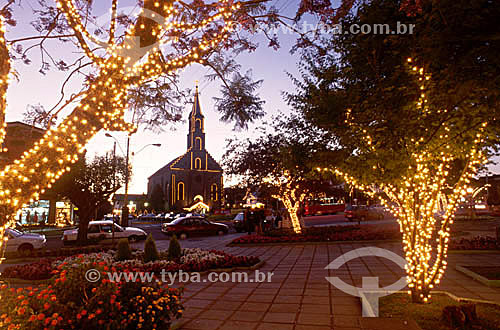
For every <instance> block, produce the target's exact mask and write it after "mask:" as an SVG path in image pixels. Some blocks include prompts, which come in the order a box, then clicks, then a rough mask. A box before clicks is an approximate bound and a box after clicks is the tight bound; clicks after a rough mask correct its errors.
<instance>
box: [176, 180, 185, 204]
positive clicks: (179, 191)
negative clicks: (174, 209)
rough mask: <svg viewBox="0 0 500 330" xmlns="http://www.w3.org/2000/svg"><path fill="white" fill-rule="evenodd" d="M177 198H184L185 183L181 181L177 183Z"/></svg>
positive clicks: (181, 199)
mask: <svg viewBox="0 0 500 330" xmlns="http://www.w3.org/2000/svg"><path fill="white" fill-rule="evenodd" d="M177 199H178V200H180V201H183V200H184V183H183V182H179V183H178V184H177Z"/></svg>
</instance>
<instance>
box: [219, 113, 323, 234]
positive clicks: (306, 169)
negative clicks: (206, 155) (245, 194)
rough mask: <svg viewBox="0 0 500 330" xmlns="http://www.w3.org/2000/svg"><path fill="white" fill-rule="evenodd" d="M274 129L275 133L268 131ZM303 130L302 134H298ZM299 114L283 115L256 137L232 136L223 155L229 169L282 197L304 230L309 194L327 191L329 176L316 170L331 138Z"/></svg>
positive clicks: (297, 227)
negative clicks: (244, 138) (314, 128)
mask: <svg viewBox="0 0 500 330" xmlns="http://www.w3.org/2000/svg"><path fill="white" fill-rule="evenodd" d="M268 131H272V132H273V133H266V132H268ZM297 132H300V134H297ZM325 138H326V137H325V136H324V135H323V134H321V133H320V132H319V131H318V130H312V129H311V127H310V126H308V125H306V123H304V122H303V121H302V120H301V119H300V118H298V117H296V116H293V115H292V116H280V117H277V118H275V119H274V120H273V124H272V125H270V126H269V127H266V128H263V129H262V133H261V135H260V136H258V137H257V138H256V139H255V140H252V139H246V140H231V141H230V142H229V143H228V146H227V148H226V150H227V151H226V154H225V155H224V157H223V163H224V164H226V165H225V172H226V173H227V174H229V175H234V176H235V177H237V178H238V179H240V180H241V181H242V182H243V184H245V185H246V186H247V187H249V188H250V189H260V191H261V193H264V192H265V193H267V194H268V195H270V196H271V197H274V198H276V199H279V200H280V201H281V202H282V203H283V205H284V206H285V208H286V209H287V211H288V215H289V217H290V220H291V223H292V227H293V230H294V231H295V232H296V233H300V232H301V231H302V228H303V223H302V222H301V218H300V215H299V211H300V209H301V208H302V206H303V202H304V200H305V198H307V197H308V196H312V195H314V194H315V193H319V192H325V191H327V190H328V188H329V186H330V181H329V178H327V180H325V177H324V176H322V175H321V174H320V173H317V172H316V171H315V167H314V166H313V165H314V164H318V161H319V159H320V158H321V154H322V152H323V151H325V150H326V147H327V145H328V141H326V140H325Z"/></svg>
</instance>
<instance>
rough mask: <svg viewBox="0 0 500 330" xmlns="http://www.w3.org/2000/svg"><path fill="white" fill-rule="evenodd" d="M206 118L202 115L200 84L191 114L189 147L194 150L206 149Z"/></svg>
mask: <svg viewBox="0 0 500 330" xmlns="http://www.w3.org/2000/svg"><path fill="white" fill-rule="evenodd" d="M204 127H205V116H203V115H202V113H201V106H200V98H199V95H198V82H196V90H195V93H194V100H193V108H192V110H191V113H190V114H189V133H188V143H187V147H188V149H189V148H192V150H204V149H205V130H204Z"/></svg>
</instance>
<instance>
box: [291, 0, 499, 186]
mask: <svg viewBox="0 0 500 330" xmlns="http://www.w3.org/2000/svg"><path fill="white" fill-rule="evenodd" d="M400 6H401V4H400V3H398V2H394V1H385V0H375V1H371V2H369V3H367V4H365V5H364V6H362V7H361V8H360V9H359V11H358V12H357V13H353V14H350V15H347V16H346V17H345V18H344V19H343V20H342V23H343V24H344V25H347V26H350V25H352V24H359V25H361V24H375V23H377V22H386V23H388V24H390V25H391V26H392V27H394V26H396V24H397V22H400V23H404V24H415V28H414V31H415V33H414V34H413V35H397V34H388V35H383V34H369V35H365V34H340V35H335V36H334V37H333V38H330V37H328V38H324V39H323V40H322V42H323V45H322V48H321V50H318V49H308V50H306V51H304V53H303V57H302V59H303V61H302V62H301V64H300V68H301V72H302V76H301V78H300V79H297V78H294V82H295V83H296V85H297V87H298V92H297V93H290V94H288V95H287V99H288V102H289V104H290V105H291V106H292V107H293V108H295V109H297V110H298V111H300V112H301V113H302V114H303V115H304V117H305V118H306V119H307V120H308V121H309V122H310V123H312V124H313V125H315V126H317V127H320V128H322V129H324V130H326V131H328V132H330V133H331V135H332V137H334V138H335V139H336V141H337V143H338V144H339V145H340V146H342V148H343V150H344V152H345V154H346V155H347V156H350V157H346V158H345V159H346V161H345V167H346V168H350V169H352V168H353V167H355V168H358V169H359V171H358V172H357V176H358V177H360V176H364V177H365V180H364V182H373V180H379V181H385V182H387V180H393V179H394V180H397V179H398V178H400V177H401V176H402V175H403V174H404V173H405V171H406V170H407V169H408V165H409V164H410V162H411V161H412V160H411V154H412V153H415V152H416V153H418V152H421V151H422V150H434V151H437V150H439V148H440V147H442V146H443V145H442V141H441V140H440V136H441V135H447V136H448V139H447V140H453V141H456V142H457V143H454V144H453V146H454V150H453V157H454V158H455V159H456V160H457V162H456V165H457V167H458V168H460V166H462V167H463V165H464V162H463V161H462V162H461V161H460V159H462V160H463V157H464V156H465V155H466V151H467V150H468V148H469V147H470V145H471V142H472V140H474V138H475V136H476V134H477V132H478V130H479V129H480V127H481V125H482V123H483V122H485V121H488V122H489V125H488V129H487V131H486V133H485V134H486V138H487V140H486V143H487V144H488V145H489V146H491V147H496V141H497V140H498V132H499V130H498V123H497V122H496V120H495V118H496V117H498V114H496V112H497V111H498V102H499V96H500V94H499V89H498V86H500V80H499V75H498V71H499V68H500V62H499V59H498V57H497V56H496V55H495V54H496V53H497V52H498V51H499V50H500V48H499V47H500V43H499V41H498V40H499V39H498V35H499V29H498V27H496V26H494V25H495V23H494V22H495V17H497V15H498V14H499V13H500V8H499V7H498V6H495V5H494V3H493V2H491V1H487V0H476V1H449V0H442V1H423V9H422V10H423V13H422V14H421V15H417V16H415V17H409V16H407V15H405V14H404V13H402V12H401V11H400ZM471 13H473V14H471ZM408 58H412V62H411V63H408V62H407V59H408ZM413 66H418V67H419V68H422V69H423V70H424V71H425V74H426V75H427V76H429V78H430V80H429V81H428V82H426V86H425V89H426V90H425V98H426V99H427V101H426V102H425V104H424V105H423V106H422V108H421V110H423V111H415V104H417V103H418V102H419V99H420V98H421V94H422V91H421V90H420V88H421V81H420V80H419V79H420V77H419V75H418V74H419V72H415V71H413V70H412V67H413ZM347 109H349V111H346V110H347ZM346 121H350V122H352V123H353V125H347V124H346ZM445 126H446V127H448V128H449V129H450V130H451V131H450V132H445V131H444V127H445ZM366 136H370V138H371V141H372V143H373V144H372V145H371V146H370V147H369V148H368V149H366V148H365V146H366V140H365V137H366ZM417 141H418V143H416V142H417ZM459 141H460V142H459ZM462 142H464V143H469V144H464V143H462ZM373 147H374V148H375V149H376V150H377V152H376V153H373V152H371V150H372V149H373ZM363 148H364V149H363ZM374 166H376V167H381V168H380V172H377V173H376V175H375V176H370V175H369V174H371V173H373V172H372V171H371V170H370V169H371V168H373V167H374ZM458 172H459V170H458Z"/></svg>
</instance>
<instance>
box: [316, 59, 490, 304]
mask: <svg viewBox="0 0 500 330" xmlns="http://www.w3.org/2000/svg"><path fill="white" fill-rule="evenodd" d="M408 63H409V64H410V65H412V64H411V63H412V59H408ZM411 70H412V71H414V72H416V74H417V75H418V81H419V82H420V85H419V89H420V90H421V94H420V97H419V99H418V101H417V102H416V104H415V109H416V110H417V111H419V114H420V115H422V116H424V117H425V116H428V115H429V114H431V109H430V107H429V106H428V100H427V98H426V95H425V90H426V89H427V85H426V84H427V83H428V82H429V80H430V76H429V75H427V74H425V72H424V69H423V68H421V67H418V66H412V67H411ZM436 112H437V113H445V112H446V110H436ZM346 123H348V124H349V125H350V127H351V128H352V129H353V132H354V133H355V134H361V135H362V141H363V142H364V143H365V144H366V145H365V146H364V147H362V149H363V150H364V151H367V152H373V151H376V147H375V145H374V144H373V140H372V137H370V135H369V134H368V132H367V131H366V130H363V129H362V128H361V127H358V125H357V124H356V123H355V121H354V118H353V116H352V113H351V110H348V111H347V120H346ZM486 127H487V123H486V122H485V123H482V125H481V126H480V127H479V129H478V131H477V134H476V136H475V139H474V140H473V141H472V142H473V143H471V146H470V150H469V151H468V152H465V153H464V154H465V157H464V158H465V160H466V164H465V166H464V168H463V170H462V171H461V173H460V177H459V179H458V180H457V181H456V182H455V183H454V185H453V187H452V192H451V193H449V194H447V199H448V203H447V206H446V210H445V212H444V214H443V215H442V216H441V217H439V216H436V212H437V210H438V209H439V202H440V199H441V196H442V195H443V194H444V193H445V191H446V190H447V189H449V186H448V185H447V180H448V179H449V177H450V172H451V168H452V165H453V164H454V161H455V160H456V157H455V156H454V155H453V153H452V152H451V150H452V145H451V143H450V136H449V132H450V128H449V127H448V126H447V125H446V124H443V125H442V127H441V128H442V133H441V134H439V135H438V137H437V142H438V143H436V144H437V145H438V146H440V147H439V148H438V149H433V148H435V147H436V144H433V145H432V146H429V147H422V148H420V146H422V142H423V141H424V138H423V137H422V138H420V139H416V140H415V139H413V140H412V143H414V145H415V147H416V151H415V152H413V153H412V154H411V159H410V164H411V165H409V166H408V174H407V175H405V176H403V177H402V178H401V180H400V181H399V182H394V183H380V184H371V185H366V184H362V183H361V181H360V180H358V179H356V178H355V177H353V176H351V175H349V174H348V173H346V172H345V171H343V170H341V169H338V168H335V169H328V168H324V169H321V168H318V169H317V170H318V171H329V172H331V173H333V174H335V175H337V176H339V177H341V178H342V179H343V180H344V181H345V182H346V183H348V184H349V185H351V186H353V187H356V188H357V189H359V190H361V191H362V192H364V193H366V194H367V195H368V196H370V197H372V198H379V199H380V200H381V202H382V204H383V205H384V206H385V207H386V208H387V209H389V211H390V212H391V213H392V214H393V215H394V216H395V217H396V218H397V219H398V222H399V225H400V231H401V233H402V242H403V250H404V252H405V258H406V261H407V266H406V272H407V281H408V287H409V289H410V290H409V294H410V295H411V296H412V299H413V301H414V302H424V303H425V302H428V301H429V299H430V298H431V294H430V292H431V290H432V289H433V288H434V287H435V286H436V285H438V284H439V283H440V281H441V279H442V277H443V275H444V272H445V270H446V265H447V262H446V259H447V251H448V243H449V239H450V226H451V225H452V224H453V219H454V213H455V210H456V208H457V203H458V202H459V200H460V199H461V198H462V197H463V196H465V195H466V193H467V189H468V188H469V184H470V182H471V179H472V177H473V176H474V175H475V174H476V173H477V170H478V168H479V167H480V166H481V165H482V164H484V163H485V162H486V160H487V157H486V155H485V154H484V153H483V152H482V151H481V150H480V147H479V146H480V145H481V144H482V143H483V142H484V138H483V133H484V130H485V128H486ZM372 170H373V171H378V168H377V166H373V168H372ZM436 228H437V229H436ZM434 246H435V247H436V248H435V250H434ZM434 252H435V253H434Z"/></svg>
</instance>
